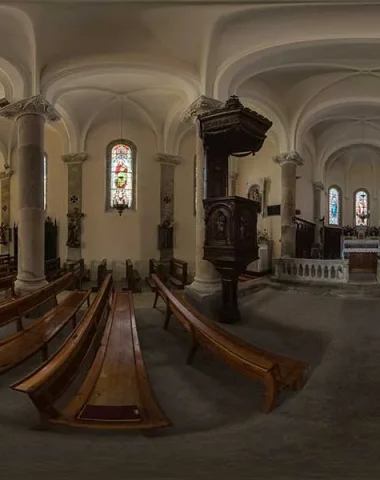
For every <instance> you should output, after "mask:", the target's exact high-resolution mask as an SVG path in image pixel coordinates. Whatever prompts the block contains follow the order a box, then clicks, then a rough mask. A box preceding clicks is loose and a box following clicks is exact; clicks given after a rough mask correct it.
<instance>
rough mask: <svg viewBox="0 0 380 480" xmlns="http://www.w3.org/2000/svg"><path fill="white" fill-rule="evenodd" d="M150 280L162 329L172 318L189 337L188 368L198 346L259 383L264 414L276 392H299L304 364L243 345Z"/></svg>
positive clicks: (273, 402)
mask: <svg viewBox="0 0 380 480" xmlns="http://www.w3.org/2000/svg"><path fill="white" fill-rule="evenodd" d="M153 280H154V282H155V285H156V296H155V299H154V304H153V308H154V307H155V306H156V305H157V300H158V297H161V298H162V299H163V300H164V301H165V303H166V306H167V310H166V320H165V328H167V327H168V324H169V319H170V316H171V315H172V314H173V315H174V316H175V317H176V318H177V319H178V320H179V321H180V323H181V324H182V325H183V326H184V327H185V329H186V330H188V331H189V332H190V333H191V340H192V344H191V349H190V352H189V355H188V357H187V362H188V363H189V364H190V363H191V362H192V361H193V357H194V354H195V352H196V350H197V348H198V346H199V345H201V346H203V347H204V348H207V349H208V350H209V351H211V352H212V353H213V354H214V355H216V356H218V357H220V358H221V359H222V360H224V361H225V362H226V363H228V364H229V365H230V366H231V367H233V368H235V369H236V370H238V371H240V372H241V373H244V374H245V375H246V376H248V377H249V378H251V379H253V380H259V381H262V382H263V383H264V386H265V396H264V402H263V406H262V411H263V412H264V413H269V412H270V411H271V410H272V409H273V408H275V407H276V405H277V403H278V395H279V392H280V391H282V390H284V389H286V388H291V389H294V390H299V389H301V388H302V386H303V376H304V372H305V370H306V368H307V364H306V363H304V362H301V361H298V360H294V359H291V358H288V357H284V356H282V355H277V354H274V353H272V352H269V351H266V350H262V349H259V348H256V347H254V346H253V345H251V344H249V343H247V342H244V341H243V340H241V339H240V338H239V337H236V336H235V335H233V334H231V333H229V332H227V331H226V330H224V329H223V328H222V327H220V326H219V325H217V324H215V323H214V322H212V321H211V320H209V319H208V318H207V317H206V316H204V315H202V314H201V313H200V312H198V311H197V310H196V309H195V308H194V307H193V306H192V305H191V304H189V303H188V302H186V301H185V300H184V299H183V298H181V297H180V296H179V293H175V292H171V291H170V290H169V289H168V288H167V287H166V286H165V285H164V284H163V283H162V282H161V280H160V279H159V278H158V277H157V275H153Z"/></svg>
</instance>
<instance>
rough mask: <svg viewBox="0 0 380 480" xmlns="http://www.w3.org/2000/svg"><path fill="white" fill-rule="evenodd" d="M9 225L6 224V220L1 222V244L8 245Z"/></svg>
mask: <svg viewBox="0 0 380 480" xmlns="http://www.w3.org/2000/svg"><path fill="white" fill-rule="evenodd" d="M7 230H8V228H7V226H6V225H5V224H4V222H1V225H0V245H6V244H7V243H8V242H7Z"/></svg>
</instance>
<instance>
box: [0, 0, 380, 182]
mask: <svg viewBox="0 0 380 480" xmlns="http://www.w3.org/2000/svg"><path fill="white" fill-rule="evenodd" d="M379 23H380V5H369V4H364V2H361V1H357V2H350V4H348V5H347V2H346V3H345V4H344V2H341V1H336V2H330V3H329V5H326V4H324V5H322V4H321V5H319V4H318V2H315V1H308V2H297V1H295V2H293V3H292V4H290V3H287V4H286V5H285V4H284V2H283V1H277V2H276V1H273V2H261V3H260V2H252V4H251V5H239V6H237V5H234V4H233V2H227V3H224V4H223V5H217V4H212V3H211V4H207V5H204V4H202V3H199V2H197V1H193V2H192V1H188V2H186V4H184V3H182V2H165V4H161V5H160V3H159V2H149V3H148V2H147V3H145V2H143V1H142V2H138V3H136V2H128V1H124V2H122V3H121V2H117V1H116V2H113V3H110V2H104V1H103V2H101V1H91V2H88V1H86V0H82V1H72V2H70V3H69V2H67V3H65V2H62V1H58V0H51V1H50V2H44V1H41V2H34V1H33V2H32V1H30V2H28V1H25V2H23V3H18V4H17V7H16V8H13V7H8V6H0V85H1V86H0V90H1V91H3V92H4V96H6V97H7V98H8V99H9V100H10V101H15V100H18V99H21V98H24V97H25V96H29V95H33V94H37V93H42V94H43V95H45V96H46V98H47V99H48V100H49V101H51V102H52V103H53V104H54V105H55V106H56V107H57V109H58V110H59V111H60V113H61V114H62V122H61V125H58V126H57V128H58V130H59V131H60V132H61V133H62V135H63V136H65V137H66V140H65V144H66V148H67V149H69V150H71V151H78V150H81V149H84V148H85V145H86V138H87V135H88V133H89V131H90V130H91V129H92V128H93V127H94V126H96V125H97V124H98V123H99V122H101V121H103V120H104V118H106V117H107V118H108V117H109V116H110V115H113V116H114V117H115V118H119V116H121V115H128V118H132V119H134V120H135V121H139V122H142V123H143V124H144V125H146V126H147V127H148V128H150V129H151V130H152V131H153V132H154V133H155V135H156V137H157V141H158V144H159V146H160V150H162V151H167V152H168V153H177V152H176V151H174V150H175V149H176V145H178V142H177V139H178V136H181V135H182V134H183V133H184V132H185V131H186V129H187V128H189V127H188V125H186V124H185V123H184V122H183V112H184V110H185V109H186V108H187V106H188V105H189V104H190V103H191V102H193V101H194V100H195V99H196V98H197V97H198V96H199V95H200V94H205V95H208V96H213V97H216V98H218V99H220V100H225V99H226V98H227V97H228V96H229V95H230V94H238V95H239V96H240V97H241V98H242V99H243V101H244V102H245V103H247V104H249V106H250V107H253V108H255V109H256V110H257V111H259V112H260V113H262V114H264V115H266V116H268V117H269V118H270V119H271V120H272V121H273V123H274V126H273V129H272V130H273V132H272V135H273V136H274V137H275V139H276V141H277V144H278V148H279V150H281V151H285V150H289V149H298V150H300V151H301V154H303V155H304V156H305V157H310V158H311V159H312V160H313V164H314V165H315V166H316V173H315V175H316V176H317V177H318V175H319V176H320V175H321V174H322V171H323V169H324V165H325V164H326V162H328V163H329V164H331V162H332V161H335V160H334V159H335V158H338V157H339V152H342V151H346V150H347V149H350V152H351V155H353V156H355V151H356V150H357V152H358V155H359V153H360V154H362V152H363V145H364V146H368V147H371V148H372V150H371V152H376V154H377V152H379V151H380V150H379V148H380V140H378V138H379V133H380V96H379V93H378V92H380V48H379V46H380V45H379V43H380V30H379V28H378V25H379ZM0 96H1V95H0ZM10 135H11V133H10V127H9V125H8V122H7V121H5V120H0V143H1V145H0V148H1V149H2V150H4V149H6V146H7V145H8V144H9V136H10Z"/></svg>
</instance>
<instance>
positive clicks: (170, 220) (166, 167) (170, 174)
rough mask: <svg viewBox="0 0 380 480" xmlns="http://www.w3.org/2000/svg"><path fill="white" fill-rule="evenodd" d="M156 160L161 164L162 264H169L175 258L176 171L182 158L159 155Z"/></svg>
mask: <svg viewBox="0 0 380 480" xmlns="http://www.w3.org/2000/svg"><path fill="white" fill-rule="evenodd" d="M156 160H157V161H158V162H160V163H161V187H160V190H161V195H160V230H159V232H160V235H161V236H162V238H161V239H159V240H160V243H159V245H160V262H162V263H168V262H169V261H170V259H171V258H173V228H174V170H175V167H176V166H177V165H179V163H181V158H180V157H177V156H175V155H169V154H167V153H158V154H157V157H156Z"/></svg>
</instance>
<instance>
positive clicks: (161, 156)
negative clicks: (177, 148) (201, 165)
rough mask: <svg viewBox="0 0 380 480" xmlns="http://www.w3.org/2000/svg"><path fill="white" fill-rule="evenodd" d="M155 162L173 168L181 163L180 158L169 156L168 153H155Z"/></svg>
mask: <svg viewBox="0 0 380 480" xmlns="http://www.w3.org/2000/svg"><path fill="white" fill-rule="evenodd" d="M156 160H157V162H160V163H162V164H164V165H171V166H172V167H175V166H176V165H179V164H180V163H181V161H182V158H181V157H178V156H177V155H170V154H168V153H157V155H156Z"/></svg>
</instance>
